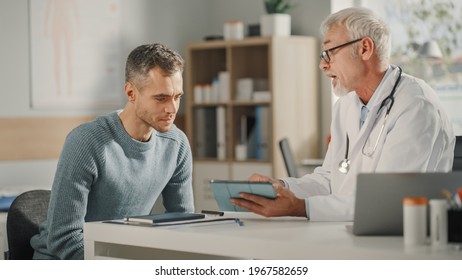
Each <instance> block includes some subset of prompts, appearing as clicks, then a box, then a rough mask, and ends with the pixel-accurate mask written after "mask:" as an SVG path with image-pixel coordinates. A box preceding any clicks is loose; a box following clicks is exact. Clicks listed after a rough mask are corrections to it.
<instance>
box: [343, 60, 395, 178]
mask: <svg viewBox="0 0 462 280" xmlns="http://www.w3.org/2000/svg"><path fill="white" fill-rule="evenodd" d="M398 71H399V74H398V78H397V79H396V82H395V84H394V85H393V88H392V90H391V92H390V94H389V95H388V96H387V97H386V98H385V99H384V100H382V103H380V107H379V110H378V111H377V115H376V120H377V117H378V116H379V113H380V110H382V108H384V107H386V108H387V111H386V113H385V117H384V121H383V124H382V127H381V128H380V132H379V135H378V137H377V140H376V141H375V144H374V146H373V149H372V151H371V152H366V151H364V147H365V145H366V142H367V140H368V139H369V138H370V136H371V132H369V135H368V136H367V139H366V141H364V145H363V148H362V150H361V152H362V154H363V155H365V156H368V157H372V155H373V154H374V153H375V150H376V149H377V147H378V144H379V140H380V137H381V136H382V133H383V130H384V129H385V123H386V121H387V119H388V115H389V114H390V111H391V108H392V107H393V105H394V103H395V97H394V94H395V91H396V88H397V87H398V84H399V82H400V81H401V76H402V73H403V71H402V69H401V67H399V66H398ZM388 101H389V102H388ZM387 103H389V104H388V106H387ZM349 146H350V138H349V137H348V133H347V139H346V148H345V158H344V159H343V160H341V161H340V163H339V167H338V169H339V171H340V172H341V173H343V174H346V173H348V171H349V170H350V159H349V157H348V150H349Z"/></svg>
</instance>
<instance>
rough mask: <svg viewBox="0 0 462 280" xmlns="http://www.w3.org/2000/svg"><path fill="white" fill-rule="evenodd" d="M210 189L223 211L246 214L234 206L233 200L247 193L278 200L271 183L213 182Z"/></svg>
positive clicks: (243, 210)
mask: <svg viewBox="0 0 462 280" xmlns="http://www.w3.org/2000/svg"><path fill="white" fill-rule="evenodd" d="M210 187H211V189H212V191H213V194H214V196H215V200H216V201H217V204H218V207H219V208H220V210H222V211H238V212H245V211H247V210H245V209H243V208H240V207H237V206H235V205H232V204H231V202H230V199H231V198H239V193H241V192H245V193H250V194H255V195H259V196H263V197H266V198H273V199H274V198H276V192H275V191H274V188H273V186H272V184H271V183H269V182H249V181H226V180H211V181H210Z"/></svg>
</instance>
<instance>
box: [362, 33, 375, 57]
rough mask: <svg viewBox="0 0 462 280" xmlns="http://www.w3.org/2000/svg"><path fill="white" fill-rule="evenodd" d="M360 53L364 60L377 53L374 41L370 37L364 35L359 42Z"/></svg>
mask: <svg viewBox="0 0 462 280" xmlns="http://www.w3.org/2000/svg"><path fill="white" fill-rule="evenodd" d="M358 53H359V55H360V56H361V58H362V59H363V60H369V59H370V58H371V56H372V54H373V53H375V44H374V41H373V40H372V39H371V38H369V37H364V38H363V39H362V40H361V42H360V43H359V44H358Z"/></svg>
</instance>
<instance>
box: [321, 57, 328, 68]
mask: <svg viewBox="0 0 462 280" xmlns="http://www.w3.org/2000/svg"><path fill="white" fill-rule="evenodd" d="M329 65H330V64H329V63H328V62H326V61H325V60H324V59H322V58H321V59H320V60H319V69H321V70H327V68H329Z"/></svg>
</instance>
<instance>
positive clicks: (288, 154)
mask: <svg viewBox="0 0 462 280" xmlns="http://www.w3.org/2000/svg"><path fill="white" fill-rule="evenodd" d="M279 148H280V149H281V153H282V158H283V159H284V164H285V166H286V169H287V174H288V175H289V177H298V169H297V163H296V162H295V159H294V155H293V153H292V149H291V148H290V144H289V139H287V138H283V139H282V140H280V141H279Z"/></svg>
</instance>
